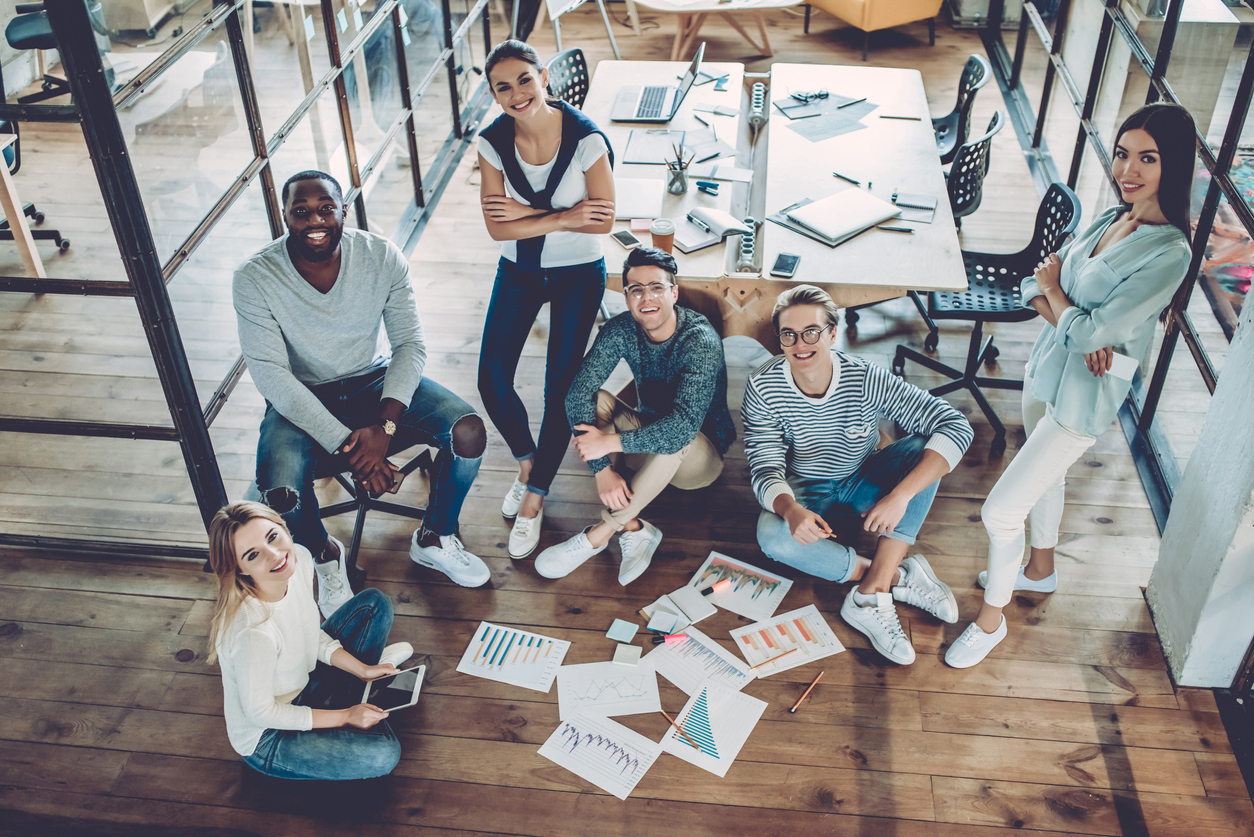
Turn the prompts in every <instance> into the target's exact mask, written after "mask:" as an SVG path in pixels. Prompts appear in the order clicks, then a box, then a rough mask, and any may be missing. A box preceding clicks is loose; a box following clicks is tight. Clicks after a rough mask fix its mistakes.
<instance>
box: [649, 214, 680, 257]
mask: <svg viewBox="0 0 1254 837" xmlns="http://www.w3.org/2000/svg"><path fill="white" fill-rule="evenodd" d="M649 235H651V236H653V246H654V247H656V248H658V249H659V250H664V251H666V252H667V253H669V252H671V250H672V249H673V248H674V246H675V222H674V221H672V220H671V219H670V218H655V219H654V220H653V223H652V224H650V225H649Z"/></svg>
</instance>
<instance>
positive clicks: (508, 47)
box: [483, 38, 557, 102]
mask: <svg viewBox="0 0 1254 837" xmlns="http://www.w3.org/2000/svg"><path fill="white" fill-rule="evenodd" d="M507 58H517V59H518V60H519V61H526V62H527V63H528V64H530V65H531V66H532V67H533V68H534V69H535V71H536V75H537V76H542V75H543V74H544V73H545V72H547V70H548V68H547V67H545V66H544V64H542V63H541V62H540V53H538V52H536V48H535V47H533V46H532V45H531V44H528V43H525V42H523V41H516V40H514V39H513V38H510V39H508V40H504V41H501V42H500V43H499V44H497V45H496V46H494V47H492V51H491V52H489V53H488V57H487V59H485V60H484V62H483V74H484V75H485V76H487V79H488V87H489V88H491V86H492V70H493V69H495V68H496V65H497V64H500V63H501V62H502V61H504V60H505V59H507ZM556 100H557V97H556V96H554V95H553V93H552V91H550V90H549V89H548V88H547V87H546V88H545V91H544V101H545V102H554V101H556Z"/></svg>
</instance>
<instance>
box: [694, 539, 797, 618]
mask: <svg viewBox="0 0 1254 837" xmlns="http://www.w3.org/2000/svg"><path fill="white" fill-rule="evenodd" d="M720 581H729V582H731V583H730V584H719V585H718V589H716V590H715V591H714V592H712V593H710V594H709V595H708V596H706V600H707V601H709V603H710V604H712V605H717V606H718V607H721V608H723V609H724V610H730V611H731V612H732V613H739V614H740V615H741V616H744V617H745V618H747V619H770V618H771V615H772V614H773V613H775V610H776V609H777V608H778V607H779V603H780V602H782V601H783V600H784V595H785V594H786V593H787V592H788V588H790V587H792V581H791V580H789V579H787V578H784V577H783V576H778V575H775V574H773V573H768V572H767V571H766V570H763V569H759V568H758V567H755V566H753V565H752V564H746V563H745V562H744V561H737V560H736V559H735V558H731V557H729V556H727V555H724V554H722V553H721V552H711V553H710V557H709V558H706V559H705V563H704V564H702V565H701V567H700V568H699V569H698V570H697V572H696V575H694V576H693V577H692V581H690V582H688V586H689V587H695V588H697V589H698V590H704V589H705V588H707V587H712V586H714V585H716V584H718V583H719V582H720Z"/></svg>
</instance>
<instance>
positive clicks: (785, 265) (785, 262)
mask: <svg viewBox="0 0 1254 837" xmlns="http://www.w3.org/2000/svg"><path fill="white" fill-rule="evenodd" d="M800 263H801V257H800V256H798V255H797V254H796V253H780V254H779V255H778V256H777V257H776V258H775V264H774V266H772V267H771V275H772V276H778V277H780V278H781V279H791V278H792V277H793V276H794V275H795V274H796V273H797V265H799V264H800Z"/></svg>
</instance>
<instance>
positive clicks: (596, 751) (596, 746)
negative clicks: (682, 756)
mask: <svg viewBox="0 0 1254 837" xmlns="http://www.w3.org/2000/svg"><path fill="white" fill-rule="evenodd" d="M661 752H662V745H661V744H657V743H655V742H653V741H650V740H649V739H647V738H645V737H644V736H643V735H641V734H640V733H638V732H633V731H632V730H629V729H627V727H625V726H623V725H622V724H620V723H618V722H616V721H611V720H610V719H609V718H598V717H596V716H594V715H584V714H582V713H577V714H575V715H573V716H571V717H570V718H567V719H564V720H563V721H562V722H561V723H560V724H558V725H557V729H555V730H553V734H552V735H550V736H549V740H548V741H545V742H544V746H543V747H541V748H540V755H542V756H544V757H545V758H546V759H549V760H550V761H553V762H556V763H557V764H560V765H561V766H562V767H564V768H566V769H567V770H569V771H570V772H571V773H574V774H575V775H576V776H582V777H583V778H585V779H587V780H588V781H589V782H591V783H592V784H594V785H596V786H597V787H598V788H600V789H601V790H604V791H607V792H609V793H612V794H614V795H615V796H617V797H618V798H619V799H626V798H627V795H628V794H630V793H631V792H632V790H634V789H635V787H636V783H638V782H639V781H640V780H641V778H643V777H644V774H645V772H646V771H648V769H649V768H650V767H651V766H652V765H653V762H654V761H656V760H657V757H658V755H659V754H660V753H661Z"/></svg>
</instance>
